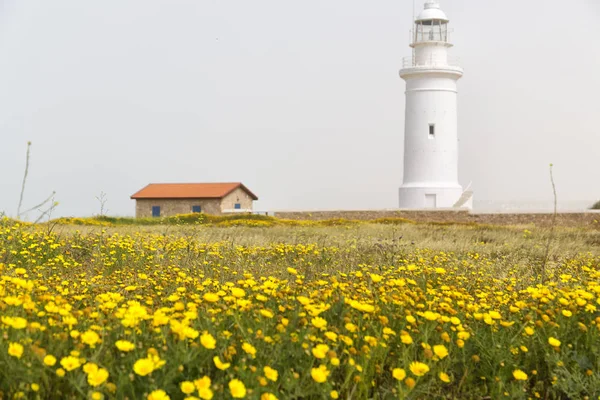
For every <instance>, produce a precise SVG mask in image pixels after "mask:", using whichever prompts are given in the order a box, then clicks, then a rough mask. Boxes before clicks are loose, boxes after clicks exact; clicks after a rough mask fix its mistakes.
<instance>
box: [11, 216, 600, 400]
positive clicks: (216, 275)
mask: <svg viewBox="0 0 600 400" xmlns="http://www.w3.org/2000/svg"><path fill="white" fill-rule="evenodd" d="M236 217H237V216H236ZM194 218H197V216H195V217H194ZM94 221H98V222H101V223H89V220H86V221H84V222H85V223H84V224H81V225H69V224H66V223H67V222H68V221H66V220H62V221H61V222H59V223H57V221H54V222H52V223H50V224H44V225H27V226H24V225H22V224H19V223H17V222H16V221H10V220H8V219H4V220H3V221H2V222H1V223H0V275H1V279H0V295H1V296H0V299H1V300H0V316H2V323H1V324H0V330H2V335H0V397H2V398H3V397H6V398H9V397H10V398H13V397H17V398H20V397H27V398H42V399H45V398H57V397H60V398H94V399H101V398H111V399H112V398H125V397H128V398H130V399H134V398H147V399H150V400H157V399H167V398H171V399H184V398H189V399H191V398H192V396H194V397H195V398H215V399H231V398H248V399H261V400H267V399H274V398H279V399H323V398H343V399H347V398H348V399H388V398H390V399H391V398H410V399H425V398H427V399H429V398H445V399H482V398H494V399H495V398H530V397H531V398H535V397H539V398H583V397H585V396H589V397H590V398H596V397H597V396H599V395H600V375H599V374H600V348H599V346H598V344H597V343H598V340H597V339H598V335H599V332H600V329H599V328H600V314H599V313H598V311H597V310H596V307H598V306H600V303H599V302H600V300H599V299H600V286H599V285H598V283H597V282H598V281H599V280H600V238H599V235H598V232H597V231H596V230H593V229H589V228H560V227H558V228H557V229H556V231H555V233H554V239H553V242H552V247H551V251H550V254H549V257H548V262H547V264H546V268H545V269H546V271H545V276H546V278H545V281H544V283H543V284H542V283H541V282H542V280H541V276H540V274H539V270H540V268H539V266H540V265H541V264H542V263H544V262H545V251H546V244H547V239H548V237H549V234H550V232H549V230H547V229H538V228H535V227H527V228H526V229H524V228H523V227H499V226H483V225H476V224H462V225H458V224H448V223H444V224H432V223H414V222H412V221H406V220H395V219H391V220H390V219H386V220H379V221H375V222H360V223H359V222H356V221H344V220H333V221H326V222H324V223H312V222H288V221H282V220H276V219H273V218H268V217H267V218H265V217H261V218H253V219H250V220H249V219H244V218H240V217H237V218H225V219H210V220H203V221H201V222H197V221H194V222H192V219H191V217H190V218H189V219H188V220H185V218H184V219H181V218H180V219H179V221H174V220H171V221H169V220H167V221H165V220H163V221H161V224H146V221H142V224H133V223H130V222H131V221H130V220H128V219H109V218H107V217H104V218H96V219H94ZM71 222H74V223H76V221H71ZM50 356H51V357H50ZM48 357H50V358H48ZM52 358H55V359H56V363H52V362H51V361H52ZM228 364H229V365H228ZM274 371H275V372H274Z"/></svg>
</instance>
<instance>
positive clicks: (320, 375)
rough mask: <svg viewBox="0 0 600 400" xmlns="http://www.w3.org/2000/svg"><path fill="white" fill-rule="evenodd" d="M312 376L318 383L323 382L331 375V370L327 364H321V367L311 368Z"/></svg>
mask: <svg viewBox="0 0 600 400" xmlns="http://www.w3.org/2000/svg"><path fill="white" fill-rule="evenodd" d="M310 376H312V378H313V380H314V381H315V382H317V383H323V382H325V381H326V380H327V377H329V370H328V369H327V366H325V365H320V366H319V368H312V369H311V370H310Z"/></svg>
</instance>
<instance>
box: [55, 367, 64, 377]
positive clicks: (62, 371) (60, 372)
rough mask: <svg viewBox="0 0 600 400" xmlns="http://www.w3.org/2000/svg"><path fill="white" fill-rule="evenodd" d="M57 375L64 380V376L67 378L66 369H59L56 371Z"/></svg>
mask: <svg viewBox="0 0 600 400" xmlns="http://www.w3.org/2000/svg"><path fill="white" fill-rule="evenodd" d="M56 375H57V376H58V377H59V378H62V377H63V376H65V370H64V369H62V368H59V369H57V370H56Z"/></svg>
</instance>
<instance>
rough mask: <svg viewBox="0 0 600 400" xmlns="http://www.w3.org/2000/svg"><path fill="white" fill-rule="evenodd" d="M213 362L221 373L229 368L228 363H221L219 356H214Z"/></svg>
mask: <svg viewBox="0 0 600 400" xmlns="http://www.w3.org/2000/svg"><path fill="white" fill-rule="evenodd" d="M213 362H214V363H215V366H216V367H217V368H219V369H220V370H222V371H224V370H226V369H227V368H229V367H230V366H231V364H230V363H224V362H221V359H220V358H219V356H214V357H213Z"/></svg>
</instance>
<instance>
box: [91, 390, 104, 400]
mask: <svg viewBox="0 0 600 400" xmlns="http://www.w3.org/2000/svg"><path fill="white" fill-rule="evenodd" d="M91 397H92V400H104V395H103V394H102V393H100V392H93V393H92V396H91Z"/></svg>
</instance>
